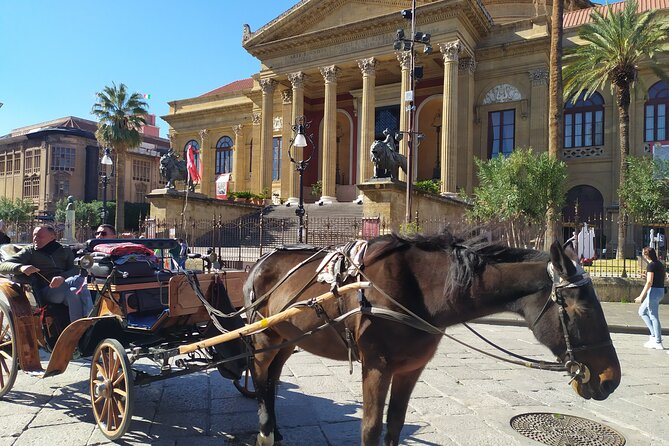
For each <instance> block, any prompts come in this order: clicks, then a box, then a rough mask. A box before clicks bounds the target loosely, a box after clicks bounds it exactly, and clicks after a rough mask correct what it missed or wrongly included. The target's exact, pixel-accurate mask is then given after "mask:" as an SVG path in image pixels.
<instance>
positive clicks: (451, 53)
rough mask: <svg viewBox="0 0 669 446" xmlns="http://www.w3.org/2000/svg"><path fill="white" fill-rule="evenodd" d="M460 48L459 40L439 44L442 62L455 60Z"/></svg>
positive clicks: (457, 57)
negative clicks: (442, 56)
mask: <svg viewBox="0 0 669 446" xmlns="http://www.w3.org/2000/svg"><path fill="white" fill-rule="evenodd" d="M460 50H462V45H461V44H460V41H459V40H454V41H452V42H447V43H440V44H439V51H441V52H442V54H443V55H444V62H457V61H458V59H459V57H460Z"/></svg>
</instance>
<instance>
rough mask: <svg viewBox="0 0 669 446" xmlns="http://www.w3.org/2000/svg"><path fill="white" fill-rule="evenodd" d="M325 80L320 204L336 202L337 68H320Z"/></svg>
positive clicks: (332, 66) (331, 66)
mask: <svg viewBox="0 0 669 446" xmlns="http://www.w3.org/2000/svg"><path fill="white" fill-rule="evenodd" d="M320 71H321V74H322V75H323V79H324V80H325V105H324V110H323V151H322V152H321V153H322V158H321V168H322V175H321V180H322V182H323V192H322V194H323V195H322V196H321V198H320V200H319V203H320V204H330V203H333V202H336V201H337V194H336V189H335V183H336V181H337V180H336V178H335V177H336V175H337V159H336V157H337V76H338V74H339V72H340V69H339V67H337V66H336V65H330V66H329V67H321V68H320Z"/></svg>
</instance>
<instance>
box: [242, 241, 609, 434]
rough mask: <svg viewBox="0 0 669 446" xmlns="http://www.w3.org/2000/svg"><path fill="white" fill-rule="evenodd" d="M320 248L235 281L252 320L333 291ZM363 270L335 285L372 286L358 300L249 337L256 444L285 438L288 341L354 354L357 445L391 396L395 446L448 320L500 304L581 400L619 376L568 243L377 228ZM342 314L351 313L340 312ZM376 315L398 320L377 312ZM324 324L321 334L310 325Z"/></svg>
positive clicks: (270, 259) (272, 256)
mask: <svg viewBox="0 0 669 446" xmlns="http://www.w3.org/2000/svg"><path fill="white" fill-rule="evenodd" d="M326 254H327V252H325V251H323V250H318V249H315V248H314V249H312V248H309V247H305V246H304V245H299V246H296V247H295V249H284V250H276V251H273V252H271V253H268V254H266V255H265V256H264V257H262V258H260V259H259V260H258V262H257V263H256V264H255V265H254V266H253V267H252V268H251V270H250V271H249V276H248V278H247V281H246V282H245V284H244V287H243V289H244V298H245V303H246V305H247V308H248V310H247V317H249V318H250V319H249V320H251V321H252V320H258V319H259V318H264V317H268V316H270V315H273V314H277V313H279V312H281V311H282V310H284V309H285V308H287V307H289V306H291V305H295V304H296V303H300V302H304V301H308V299H310V298H312V297H314V296H317V295H321V294H322V293H326V292H327V291H328V290H330V289H331V287H332V285H330V284H329V283H321V282H319V281H317V280H316V277H317V273H316V269H317V266H320V262H321V261H322V260H323V258H324V257H325V256H326ZM362 265H363V266H361V267H360V268H361V269H360V270H359V271H360V274H359V275H358V277H356V275H355V274H353V275H351V276H349V277H348V279H346V280H345V281H342V283H351V282H354V281H356V280H361V279H362V280H364V281H367V282H369V283H370V284H371V288H369V289H366V290H364V292H359V295H358V296H357V299H356V296H348V295H347V296H344V295H342V296H340V297H339V298H338V299H336V301H328V302H326V303H324V304H323V305H322V306H320V307H321V308H315V310H318V311H307V312H304V311H303V312H301V313H300V314H299V315H298V316H294V317H291V318H290V319H288V320H287V321H284V322H282V323H280V324H278V325H276V326H272V327H271V328H268V329H266V330H265V331H263V332H260V333H257V334H254V335H253V336H252V338H253V339H252V342H253V347H254V349H255V352H256V353H255V356H254V360H253V362H252V364H251V366H252V367H251V370H252V376H253V377H254V385H255V388H256V392H257V399H258V403H259V412H258V413H259V431H260V432H259V434H258V436H257V445H260V446H270V445H272V444H274V441H275V440H276V441H280V440H281V438H282V437H281V434H280V432H279V429H278V427H277V421H276V414H275V396H276V385H277V382H278V381H279V377H280V375H281V370H282V368H283V366H284V364H285V362H286V361H287V360H288V358H289V357H290V356H291V354H292V353H293V351H294V343H296V344H297V345H298V346H299V347H300V348H302V349H303V350H306V351H308V352H310V353H312V354H315V355H319V356H323V357H326V358H330V359H336V360H350V356H349V354H353V355H354V356H353V357H354V358H355V357H356V356H355V355H356V354H357V359H358V360H359V361H360V362H361V365H362V387H363V417H362V426H361V437H362V439H361V444H362V445H364V446H371V445H377V444H378V443H379V441H380V436H381V432H382V427H383V420H382V418H383V409H384V404H385V399H386V395H387V393H388V391H390V400H389V405H388V412H387V418H386V423H387V431H386V432H387V433H386V435H385V439H384V444H385V445H386V446H394V445H397V444H399V438H400V431H401V429H402V427H403V425H404V420H405V415H406V410H407V405H408V403H409V399H410V396H411V393H412V390H413V388H414V386H415V384H416V382H417V380H418V379H419V377H420V375H421V372H422V371H423V369H424V367H425V366H426V364H427V363H428V362H429V361H430V360H431V358H432V357H433V355H434V354H435V351H436V349H437V346H438V344H439V342H440V340H441V339H442V337H443V333H441V331H442V330H443V329H444V328H445V327H448V326H451V325H454V324H458V323H462V322H466V321H470V320H472V319H475V318H478V317H482V316H486V315H490V314H494V313H498V312H502V311H512V312H515V313H518V314H520V315H522V316H523V318H524V319H525V321H527V323H528V326H529V328H530V329H531V331H532V332H533V334H534V336H535V337H536V338H537V340H538V341H540V342H541V343H542V344H544V345H545V346H546V347H548V349H549V350H550V351H551V352H552V353H553V354H554V355H555V356H556V357H557V358H558V360H559V363H555V364H557V365H559V366H560V367H561V369H562V370H567V371H569V372H570V374H571V375H572V381H571V384H572V387H573V388H574V390H575V391H576V393H577V394H578V395H580V396H581V397H582V398H585V399H590V398H592V399H595V400H604V399H606V398H607V397H608V396H609V395H610V394H611V393H612V392H613V391H614V390H615V389H616V388H617V387H618V385H619V383H620V378H621V371H620V364H619V362H618V357H617V355H616V351H615V348H614V346H613V344H612V342H611V337H610V335H609V331H608V326H607V324H606V320H605V318H604V313H603V311H602V307H601V305H600V303H599V300H598V298H597V295H596V294H595V290H594V288H593V286H592V282H591V281H590V279H589V278H588V277H587V274H586V273H585V272H584V271H583V269H582V268H581V266H580V265H579V264H578V262H577V259H576V256H575V254H574V253H573V250H571V249H569V248H567V249H566V250H565V248H564V247H563V246H562V245H560V244H559V243H558V242H555V243H554V244H553V245H552V246H551V248H550V253H546V252H539V251H535V250H526V249H518V248H508V247H505V246H502V245H497V244H493V243H489V242H477V243H472V244H467V242H466V241H464V240H463V239H462V238H460V237H456V236H454V235H453V234H451V233H448V232H444V233H442V234H439V235H433V236H424V235H416V236H413V237H401V236H398V235H394V234H393V235H384V236H381V237H377V238H375V239H372V240H371V241H370V242H369V243H368V245H367V249H366V252H365V254H364V256H363V261H362ZM316 307H319V306H316ZM365 309H366V310H365ZM356 310H357V311H356ZM363 310H365V311H363ZM372 310H376V312H375V311H372ZM350 312H352V315H351V316H350V317H347V318H345V319H343V320H337V319H336V318H338V317H339V315H347V314H349V315H350V314H351V313H350ZM384 312H385V313H391V314H396V315H399V317H380V316H378V315H382V313H384ZM409 315H411V316H409ZM342 317H343V316H342ZM328 320H329V321H330V322H331V323H324V321H328ZM321 325H323V326H324V328H323V329H320V330H314V327H317V326H321ZM426 327H432V328H435V329H436V331H434V330H431V329H426ZM304 333H310V334H308V335H307V336H305V335H304ZM296 340H297V341H296ZM295 341H296V342H295ZM272 347H274V349H271V348H272ZM268 348H270V350H265V349H268ZM523 364H524V363H523ZM538 364H541V363H538ZM562 365H564V368H562ZM537 368H542V367H537Z"/></svg>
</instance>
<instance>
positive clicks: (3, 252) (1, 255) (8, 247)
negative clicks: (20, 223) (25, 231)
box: [0, 243, 26, 262]
mask: <svg viewBox="0 0 669 446" xmlns="http://www.w3.org/2000/svg"><path fill="white" fill-rule="evenodd" d="M24 246H26V245H25V244H23V245H17V244H15V243H5V244H4V245H2V246H0V262H4V261H5V260H7V259H8V258H10V257H12V256H14V255H16V254H18V253H19V251H21V249H23V247H24Z"/></svg>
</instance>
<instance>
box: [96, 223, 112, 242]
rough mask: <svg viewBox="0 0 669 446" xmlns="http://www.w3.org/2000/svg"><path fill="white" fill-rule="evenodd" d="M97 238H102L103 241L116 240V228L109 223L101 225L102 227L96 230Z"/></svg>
mask: <svg viewBox="0 0 669 446" xmlns="http://www.w3.org/2000/svg"><path fill="white" fill-rule="evenodd" d="M95 238H101V239H112V238H116V228H114V227H113V226H112V225H109V224H107V223H104V224H101V225H100V226H98V229H96V230H95Z"/></svg>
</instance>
